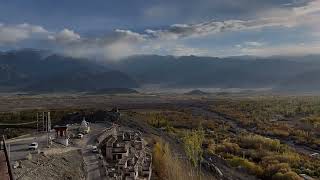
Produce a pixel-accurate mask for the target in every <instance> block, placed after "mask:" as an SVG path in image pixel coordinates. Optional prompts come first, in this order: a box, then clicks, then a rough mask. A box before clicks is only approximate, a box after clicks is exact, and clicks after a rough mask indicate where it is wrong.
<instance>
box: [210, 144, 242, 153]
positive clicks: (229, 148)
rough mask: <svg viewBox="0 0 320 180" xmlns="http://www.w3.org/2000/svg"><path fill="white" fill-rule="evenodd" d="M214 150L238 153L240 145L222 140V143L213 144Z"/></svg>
mask: <svg viewBox="0 0 320 180" xmlns="http://www.w3.org/2000/svg"><path fill="white" fill-rule="evenodd" d="M214 150H215V152H217V153H220V152H223V153H230V154H239V152H240V146H239V145H238V144H236V143H231V142H223V143H222V144H219V145H217V146H215V148H214Z"/></svg>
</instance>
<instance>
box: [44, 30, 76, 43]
mask: <svg viewBox="0 0 320 180" xmlns="http://www.w3.org/2000/svg"><path fill="white" fill-rule="evenodd" d="M48 38H49V39H50V40H53V41H57V42H60V43H71V42H75V41H79V40H80V38H81V37H80V35H79V34H77V33H75V32H74V31H73V30H69V29H63V30H62V31H60V32H59V33H57V34H55V35H49V36H48Z"/></svg>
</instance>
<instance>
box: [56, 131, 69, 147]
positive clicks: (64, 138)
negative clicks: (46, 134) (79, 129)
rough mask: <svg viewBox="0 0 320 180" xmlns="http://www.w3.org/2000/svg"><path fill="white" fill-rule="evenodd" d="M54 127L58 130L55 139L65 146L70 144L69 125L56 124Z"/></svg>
mask: <svg viewBox="0 0 320 180" xmlns="http://www.w3.org/2000/svg"><path fill="white" fill-rule="evenodd" d="M53 129H54V130H55V131H56V136H55V138H54V141H55V142H57V143H60V144H63V145H65V146H69V136H68V127H67V126H54V127H53Z"/></svg>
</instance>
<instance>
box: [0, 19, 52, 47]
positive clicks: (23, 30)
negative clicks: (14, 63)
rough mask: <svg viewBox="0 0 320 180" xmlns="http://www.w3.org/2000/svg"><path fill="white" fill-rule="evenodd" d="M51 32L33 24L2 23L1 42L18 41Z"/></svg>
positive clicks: (0, 25) (0, 27)
mask: <svg viewBox="0 0 320 180" xmlns="http://www.w3.org/2000/svg"><path fill="white" fill-rule="evenodd" d="M48 33H49V32H48V31H47V30H46V29H44V28H43V27H41V26H36V25H31V24H27V23H24V24H18V25H6V24H0V44H8V43H9V44H11V43H17V42H20V41H23V40H26V39H29V38H32V37H33V38H35V37H36V36H43V35H46V34H48Z"/></svg>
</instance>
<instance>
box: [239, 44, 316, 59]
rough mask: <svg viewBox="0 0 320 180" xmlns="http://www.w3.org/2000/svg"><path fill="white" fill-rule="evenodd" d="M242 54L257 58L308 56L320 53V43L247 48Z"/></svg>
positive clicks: (243, 49)
mask: <svg viewBox="0 0 320 180" xmlns="http://www.w3.org/2000/svg"><path fill="white" fill-rule="evenodd" d="M241 52H242V54H246V55H255V56H272V55H306V54H315V53H318V52H320V42H314V43H308V44H304V43H301V44H287V45H278V46H275V45H273V46H265V47H259V48H257V47H246V48H242V49H241Z"/></svg>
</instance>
